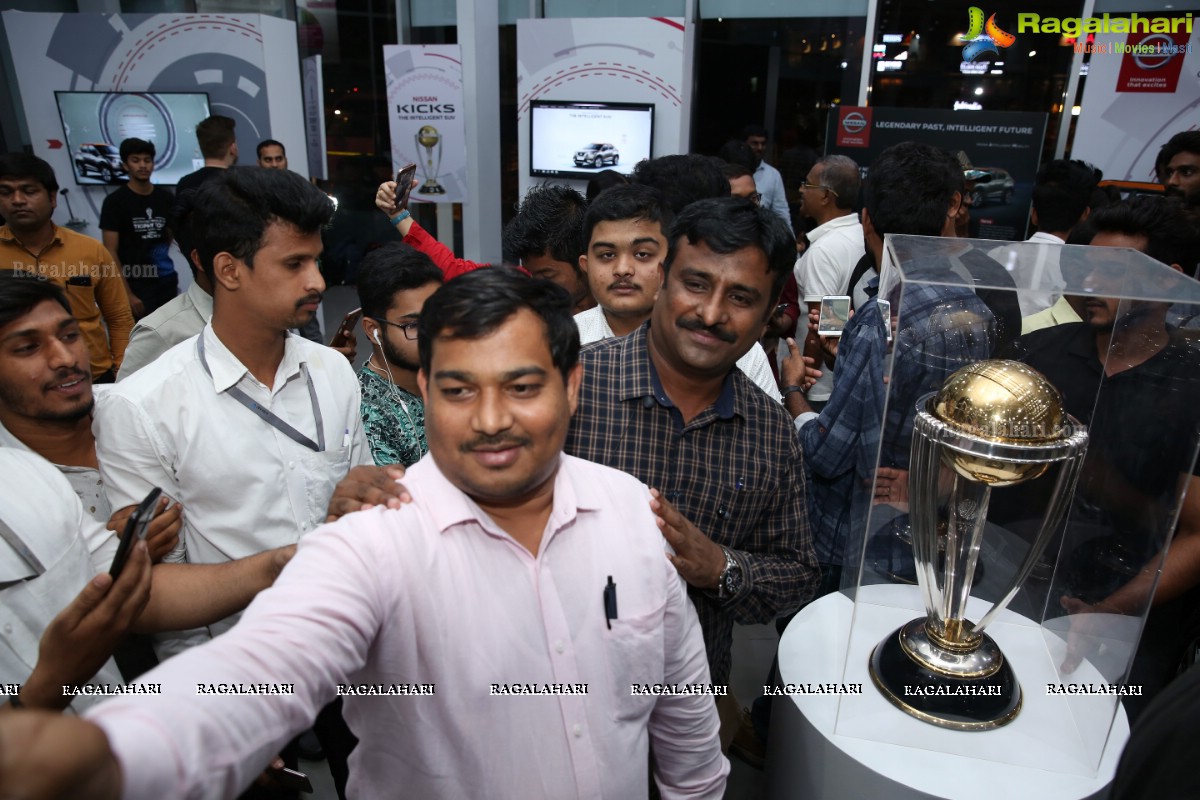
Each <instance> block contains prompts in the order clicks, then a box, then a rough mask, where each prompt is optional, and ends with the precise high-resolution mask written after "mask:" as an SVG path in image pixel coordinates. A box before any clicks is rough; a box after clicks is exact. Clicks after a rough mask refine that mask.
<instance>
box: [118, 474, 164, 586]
mask: <svg viewBox="0 0 1200 800" xmlns="http://www.w3.org/2000/svg"><path fill="white" fill-rule="evenodd" d="M161 496H162V489H160V488H158V487H157V486H155V487H154V488H153V489H151V490H150V494H148V495H146V499H145V500H143V501H142V502H141V503H140V504H139V505H138V507H137V508H135V509H134V510H133V513H132V514H130V515H129V519H128V520H126V522H125V533H124V535H123V536H122V537H121V543H120V544H118V545H117V554H116V555H115V556H113V562H112V568H111V569H109V571H108V574H109V575H112V576H113V579H114V580H115V579H116V578H117V576H119V575H120V574H121V570H123V569H124V568H125V562H126V561H128V560H129V554H130V553H132V552H133V544H134V542H137V541H139V540H142V539H145V538H146V528H148V527H149V526H150V520H152V519H154V512H155V511H156V510H157V508H158V498H159V497H161Z"/></svg>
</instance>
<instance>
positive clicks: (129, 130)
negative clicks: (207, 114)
mask: <svg viewBox="0 0 1200 800" xmlns="http://www.w3.org/2000/svg"><path fill="white" fill-rule="evenodd" d="M99 117H100V130H101V132H102V133H103V134H104V141H106V142H121V141H124V140H125V139H129V138H138V139H144V140H146V141H148V142H155V143H156V147H155V149H156V150H157V153H156V154H155V158H154V168H155V169H159V168H161V167H163V166H165V165H167V164H170V163H171V162H172V161H173V160H174V159H175V149H176V148H177V147H178V146H179V143H178V141H177V140H176V138H175V124H174V122H173V121H172V119H171V111H170V109H168V108H167V107H166V105H164V104H163V103H162V101H161V100H159V98H157V97H154V96H152V95H145V94H126V95H117V94H110V95H106V96H105V97H104V99H103V100H102V101H101V102H100V108H99Z"/></svg>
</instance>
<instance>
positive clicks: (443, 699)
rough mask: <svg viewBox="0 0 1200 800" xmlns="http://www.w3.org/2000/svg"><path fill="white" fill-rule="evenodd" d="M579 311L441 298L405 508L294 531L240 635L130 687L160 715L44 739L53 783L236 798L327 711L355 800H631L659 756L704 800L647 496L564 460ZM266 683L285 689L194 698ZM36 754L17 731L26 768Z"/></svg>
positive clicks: (703, 704)
mask: <svg viewBox="0 0 1200 800" xmlns="http://www.w3.org/2000/svg"><path fill="white" fill-rule="evenodd" d="M218 303H219V301H218ZM570 307H571V303H570V299H569V297H568V296H567V294H566V292H564V291H562V290H561V289H559V288H556V287H553V286H552V285H550V284H549V283H548V282H545V281H531V280H529V279H528V278H523V277H520V276H518V275H516V274H514V273H512V272H511V271H506V270H498V269H490V270H478V271H474V272H471V273H469V274H467V275H464V276H462V277H460V278H457V279H455V280H454V281H450V282H448V283H447V284H446V285H445V286H443V287H442V288H441V289H439V290H438V292H437V293H435V294H434V295H433V297H432V298H430V300H429V301H428V302H427V303H426V305H425V307H424V309H423V310H422V314H421V319H420V332H421V336H420V348H421V372H420V383H421V391H422V394H423V395H424V397H425V402H426V407H427V411H428V417H427V430H428V440H429V449H430V452H429V455H427V456H426V457H425V458H424V459H422V460H421V461H420V462H419V463H418V464H416V465H415V466H414V467H413V468H412V469H411V470H409V472H408V474H407V475H406V477H405V479H406V482H407V484H408V486H409V487H410V488H411V490H412V494H413V498H414V500H413V502H412V503H411V504H409V505H406V506H405V507H404V508H402V509H399V510H385V509H374V510H371V511H367V512H363V513H355V514H350V515H348V516H346V517H343V518H342V519H341V520H339V521H338V522H337V523H335V524H333V525H330V526H327V527H325V528H323V529H321V530H320V531H318V532H316V533H315V534H313V535H312V536H309V537H306V538H305V540H304V541H303V542H301V544H300V552H299V554H298V557H297V558H296V559H295V560H294V561H293V562H292V564H291V565H290V566H289V568H288V569H287V570H285V574H284V575H282V576H281V579H280V581H279V582H278V583H277V585H276V586H275V587H274V588H273V589H272V590H271V591H270V592H268V593H265V594H264V595H263V596H262V598H261V599H260V602H257V603H255V604H254V606H253V608H252V609H250V610H249V611H248V612H247V613H246V615H245V616H244V617H243V619H242V621H241V623H240V624H239V625H238V627H237V628H235V629H234V630H233V631H231V632H230V633H229V634H227V635H226V636H223V637H221V638H219V639H216V640H214V641H212V642H210V643H208V644H206V645H204V646H202V647H198V648H195V649H193V650H191V651H189V652H188V653H185V654H184V655H181V656H179V657H178V658H176V659H174V660H172V661H171V662H168V663H167V664H164V665H163V666H161V667H160V668H159V669H158V670H156V671H155V672H154V673H151V674H150V675H148V676H146V680H148V681H154V682H157V683H161V685H162V689H163V695H164V696H165V698H164V697H159V698H149V700H151V702H136V701H135V702H128V701H129V700H130V698H119V699H117V700H115V701H112V702H109V703H106V704H105V705H104V707H103V709H102V712H101V713H99V714H97V715H95V716H93V717H92V720H94V721H95V723H96V724H98V725H99V726H100V727H101V728H102V729H103V731H104V733H105V734H106V735H107V742H106V741H105V740H104V739H103V738H102V737H95V736H94V729H92V728H91V727H90V726H89V725H88V724H87V723H82V722H77V721H72V722H70V723H67V724H65V725H64V724H62V723H61V721H56V720H50V721H48V722H49V724H50V725H51V728H57V729H58V730H57V731H54V732H53V733H54V735H53V736H51V737H49V738H53V739H54V745H53V746H54V747H56V748H57V749H59V750H61V751H62V760H61V761H59V762H57V763H56V768H57V770H58V774H59V775H62V776H64V778H66V777H69V776H70V775H86V777H85V778H84V780H85V781H87V780H93V781H95V779H96V778H98V777H99V778H101V779H102V780H100V781H99V782H93V783H90V784H88V785H87V790H88V792H89V797H94V798H106V797H116V796H117V795H118V792H119V791H123V792H124V795H125V796H127V797H218V796H229V795H231V794H234V793H236V791H237V790H238V789H239V788H240V787H242V786H244V785H245V784H246V783H247V782H249V780H250V779H251V778H252V777H253V775H254V773H255V772H256V771H257V770H258V769H259V768H260V767H261V765H262V764H263V763H265V761H266V760H267V759H268V758H269V757H270V755H271V753H272V752H273V751H274V749H275V748H276V747H277V745H278V742H279V741H280V740H281V739H283V738H286V737H287V736H288V735H290V733H292V732H294V731H296V730H298V729H300V728H301V727H303V726H304V725H305V724H306V721H307V720H308V719H310V718H311V716H312V715H313V714H314V713H315V711H316V709H317V708H318V707H320V705H322V704H323V703H324V702H326V701H328V700H329V699H330V698H331V697H333V696H334V695H335V694H339V693H341V694H345V695H347V700H346V716H347V718H348V719H349V721H350V722H351V725H352V727H353V728H354V730H355V732H356V733H357V734H358V736H359V737H360V741H359V744H358V747H357V748H356V750H355V751H354V754H353V756H352V760H353V762H354V770H353V772H352V775H351V783H350V786H349V788H348V795H349V796H350V797H412V798H422V800H423V798H434V797H504V798H509V797H512V798H526V797H530V798H533V797H547V798H558V797H589V798H613V800H626V798H639V797H640V798H645V797H646V796H647V789H648V787H647V774H646V769H645V764H646V763H647V757H648V755H649V750H650V746H651V744H652V745H653V748H654V756H655V757H654V778H655V780H656V782H657V785H658V788H659V791H660V793H661V796H662V797H663V798H666V800H674V799H676V798H714V800H715V798H720V797H721V796H722V795H723V792H724V789H725V780H726V776H727V774H728V770H729V765H728V762H727V761H726V760H725V759H724V758H723V757H722V756H721V754H720V751H719V745H718V740H717V716H716V708H715V705H714V703H713V701H712V697H711V696H705V694H704V692H705V690H706V689H712V688H715V687H711V686H709V685H708V681H709V674H708V668H707V665H706V663H705V655H704V646H703V642H702V640H701V637H700V629H699V624H698V621H697V618H696V612H695V610H694V609H693V608H692V606H691V603H689V602H688V599H687V595H686V593H685V589H684V585H683V581H682V580H681V579H680V577H679V576H678V575H677V574H676V572H675V569H674V568H673V567H672V566H671V563H670V562H669V561H668V560H667V558H666V555H667V550H666V546H665V543H664V541H663V536H662V534H661V533H660V532H659V531H658V529H657V526H656V524H655V518H654V515H653V513H652V512H651V507H650V493H649V491H648V490H647V488H646V487H645V486H644V485H642V484H640V483H638V482H637V481H636V480H635V479H633V478H631V477H629V476H628V475H626V474H624V473H621V472H619V471H617V470H613V469H609V468H607V467H603V466H600V465H597V464H592V463H589V462H586V461H581V460H579V459H575V458H571V457H570V456H565V455H563V453H562V447H563V443H564V441H565V439H566V435H567V429H568V426H569V424H570V420H571V414H572V412H573V410H574V409H575V407H576V403H577V398H578V393H579V385H580V379H581V374H582V372H581V368H580V366H579V364H578V356H579V339H578V333H577V331H576V329H575V327H574V325H573V324H572V321H571V317H570ZM448 631H450V632H452V635H447V632H448ZM306 678H309V679H306ZM262 681H272V682H274V681H282V682H288V683H291V682H293V681H294V687H293V692H291V693H280V694H253V695H241V696H228V695H217V696H212V697H209V696H198V693H197V684H198V683H199V684H210V683H222V684H229V685H237V684H239V683H247V682H252V683H255V684H257V683H261V682H262ZM647 685H648V686H649V688H650V689H651V692H650V693H642V692H641V691H639V690H640V689H642V688H643V687H645V686H647ZM656 686H665V687H670V688H669V689H667V690H664V691H658V692H655V691H653V690H654V688H655V687H656ZM635 687H637V688H635ZM402 695H403V696H402ZM164 699H166V700H167V701H168V702H163V700H164ZM39 722H40V723H41V724H43V725H45V724H47V721H45V720H42V721H39ZM72 723H75V724H72ZM45 732H47V733H49V732H50V730H49V729H46V731H45ZM46 738H47V737H45V736H42V737H37V736H33V735H31V736H27V737H25V743H26V744H25V746H26V748H27V750H28V752H26V753H25V758H23V759H22V762H21V763H23V764H29V763H37V758H36V757H37V756H38V755H39V754H38V753H37V746H38V745H37V743H38V742H39V741H40V742H45V741H46ZM84 764H87V766H88V768H87V769H85V770H83V771H82V772H80V771H76V770H78V769H79V767H80V766H81V765H84ZM44 777H45V776H36V777H35V779H37V778H40V779H44ZM21 778H22V776H20V775H15V776H11V777H10V780H12V781H20V780H21ZM14 785H18V786H19V785H21V784H20V783H15V784H14ZM81 786H82V784H76V785H75V787H74V788H75V789H76V790H78V789H80V788H81ZM64 788H65V787H63V786H60V787H57V790H58V791H62V790H63V789H64Z"/></svg>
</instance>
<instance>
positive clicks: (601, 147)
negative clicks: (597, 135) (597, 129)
mask: <svg viewBox="0 0 1200 800" xmlns="http://www.w3.org/2000/svg"><path fill="white" fill-rule="evenodd" d="M620 160H621V154H620V152H619V151H618V150H617V148H616V147H614V146H613V145H611V144H606V143H603V142H593V143H592V144H589V145H587V146H586V147H584V148H583V149H582V150H577V151H575V166H577V167H603V166H609V167H615V166H616V165H617V163H618V162H619V161H620Z"/></svg>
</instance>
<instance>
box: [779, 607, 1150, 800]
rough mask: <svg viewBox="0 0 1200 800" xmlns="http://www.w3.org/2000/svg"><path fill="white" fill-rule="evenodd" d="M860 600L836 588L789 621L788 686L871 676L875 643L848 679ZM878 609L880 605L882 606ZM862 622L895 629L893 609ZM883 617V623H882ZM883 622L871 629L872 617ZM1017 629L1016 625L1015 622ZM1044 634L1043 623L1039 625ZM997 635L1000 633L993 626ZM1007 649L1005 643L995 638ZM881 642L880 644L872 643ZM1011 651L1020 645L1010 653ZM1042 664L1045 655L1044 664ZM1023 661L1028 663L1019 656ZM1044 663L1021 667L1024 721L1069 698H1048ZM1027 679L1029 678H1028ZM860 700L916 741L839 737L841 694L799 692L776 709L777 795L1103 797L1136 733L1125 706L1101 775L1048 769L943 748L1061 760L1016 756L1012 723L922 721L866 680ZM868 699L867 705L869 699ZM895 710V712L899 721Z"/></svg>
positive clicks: (784, 669) (1008, 799)
mask: <svg viewBox="0 0 1200 800" xmlns="http://www.w3.org/2000/svg"><path fill="white" fill-rule="evenodd" d="M860 591H867V592H870V591H876V592H888V593H908V592H913V593H915V592H916V591H917V588H916V587H915V586H913V587H899V586H878V587H876V586H871V587H862V588H860ZM897 605H899V606H900V608H898V609H896V611H897V614H898V616H899V618H900V622H904V621H906V620H907V619H908V618H911V617H912V616H915V615H913V614H911V613H910V612H909V611H907V610H905V608H904V607H905V606H907V605H908V603H900V604H897ZM853 610H854V604H853V603H852V602H851V601H850V600H849V598H847V597H846V596H845V595H844V594H841V593H840V592H839V593H834V594H831V595H827V596H826V597H822V598H821V599H819V600H817V601H815V602H813V603H811V604H809V605H808V606H807V607H805V608H804V609H802V610H801V611H800V613H799V614H797V615H796V618H795V619H793V620H792V622H791V624H789V625H788V628H787V630H786V631H785V632H784V634H783V637H782V639H780V642H779V675H780V683H782V684H784V685H786V684H788V683H794V684H805V683H814V684H815V683H841V682H842V681H843V680H846V681H848V682H849V681H855V682H857V681H858V680H859V677H858V675H859V673H860V672H861V674H863V675H865V673H866V663H867V658H868V656H869V653H870V646H867V647H864V648H862V649H863V652H861V653H858V652H857V651H856V652H855V653H854V654H853V655H852V656H851V658H853V659H857V660H859V661H861V670H860V669H859V665H858V664H852V665H850V669H848V670H847V675H846V676H845V678H844V679H843V675H842V661H843V658H844V657H845V653H846V648H847V644H848V637H849V635H850V629H851V616H852V613H853ZM875 610H877V609H875ZM860 617H863V618H860V619H859V620H858V624H857V626H856V628H857V632H856V637H858V636H864V637H865V638H869V640H870V641H871V642H872V643H877V642H879V641H880V640H882V639H883V638H884V637H885V636H887V635H888V634H889V633H891V632H892V630H894V628H895V627H896V625H894V624H893V620H891V619H887V618H886V615H881V614H876V613H872V614H866V615H860ZM875 617H878V619H877V620H876V619H874V618H875ZM868 618H869V619H870V624H872V625H875V626H877V628H878V629H877V630H868V629H867V626H866V625H864V620H865V619H868ZM1012 627H1016V626H1012ZM1034 630H1036V628H1035V629H1034ZM989 632H993V631H992V629H990V628H989ZM994 635H995V638H996V639H997V642H998V643H999V644H1000V646H1001V649H1002V650H1005V649H1006V642H1005V641H1004V639H1003V638H1001V636H1000V635H998V634H994ZM872 646H873V645H872ZM1006 652H1011V650H1006ZM1035 661H1036V660H1035ZM1014 664H1015V665H1016V664H1020V662H1018V661H1016V660H1015V659H1014ZM1033 667H1036V664H1030V663H1025V664H1020V666H1018V667H1017V670H1018V678H1019V679H1020V680H1022V686H1023V688H1024V707H1023V710H1022V712H1021V716H1018V718H1017V720H1016V721H1014V722H1013V723H1012V725H1017V724H1018V722H1020V721H1021V717H1022V716H1023V717H1026V720H1027V721H1026V724H1027V725H1028V724H1030V721H1031V720H1033V721H1036V719H1037V718H1038V716H1039V714H1044V713H1046V711H1047V710H1048V709H1047V704H1051V706H1050V708H1051V709H1052V708H1053V705H1052V704H1054V703H1056V702H1061V701H1059V700H1058V699H1057V698H1053V697H1048V696H1047V695H1046V694H1045V686H1044V683H1045V682H1047V681H1042V682H1041V683H1040V684H1039V683H1038V681H1039V680H1040V679H1041V678H1042V676H1039V675H1038V674H1037V670H1036V669H1034V668H1033ZM1085 667H1086V670H1087V671H1086V672H1085V671H1084V668H1081V669H1080V670H1079V671H1078V672H1077V674H1078V677H1077V678H1076V676H1072V678H1074V679H1077V680H1079V681H1080V682H1092V681H1095V682H1102V679H1101V678H1100V676H1099V673H1096V672H1095V671H1094V670H1092V669H1091V667H1090V665H1087V664H1086V662H1085ZM1022 676H1024V677H1022ZM858 700H860V701H863V702H865V703H870V704H873V703H877V704H878V709H877V710H876V709H872V712H871V713H872V714H874V713H878V714H879V715H880V716H879V719H880V720H881V721H883V723H884V724H889V725H891V724H895V725H898V726H904V725H909V723H911V725H910V726H909V736H910V740H911V741H912V746H908V747H906V746H903V745H900V744H895V743H890V742H883V741H875V740H873V739H866V738H860V737H857V736H848V735H845V734H839V733H834V727H835V723H836V721H837V713H838V696H837V695H836V694H796V695H791V696H786V697H777V698H775V701H774V703H773V704H772V711H771V736H770V745H769V751H768V754H767V765H766V770H767V778H768V787H769V789H768V795H767V796H768V797H770V798H780V800H783V798H787V800H796V799H797V798H803V799H804V800H808V799H809V798H812V799H813V800H858V799H859V798H864V799H866V798H871V799H872V800H873V799H874V798H888V800H908V798H914V799H915V798H920V799H921V800H925V799H926V798H938V799H940V800H958V799H959V798H962V800H1012V798H1019V800H1081V798H1102V797H1104V796H1105V787H1106V786H1107V785H1108V783H1109V782H1110V781H1111V780H1112V776H1113V773H1114V772H1115V770H1116V765H1117V761H1118V759H1119V758H1120V754H1121V751H1122V749H1123V748H1124V746H1125V741H1126V740H1127V739H1128V738H1129V723H1128V721H1127V719H1126V717H1125V711H1124V709H1121V708H1118V710H1117V715H1116V720H1115V721H1114V722H1113V725H1112V732H1111V734H1110V735H1109V737H1108V742H1107V746H1106V747H1105V750H1104V754H1103V756H1102V758H1101V760H1100V768H1099V770H1098V772H1097V774H1096V775H1095V776H1094V777H1088V776H1084V775H1080V774H1071V773H1069V772H1061V771H1053V770H1050V769H1039V768H1035V767H1030V766H1022V765H1017V764H1013V763H1005V762H1002V761H998V760H995V759H994V758H993V759H990V760H989V759H986V758H972V757H969V756H965V755H955V754H952V753H948V752H946V749H947V748H945V747H939V745H938V741H939V738H940V737H946V736H952V737H961V738H959V739H958V741H959V742H962V743H964V747H963V748H960V749H968V750H969V749H972V748H974V749H978V750H979V751H980V752H982V749H983V748H986V747H1005V748H1009V749H1008V750H1006V752H1005V759H1006V761H1007V762H1012V761H1018V762H1021V761H1037V760H1038V759H1044V758H1046V757H1047V753H1048V754H1049V755H1050V756H1053V750H1052V749H1050V748H1046V749H1043V750H1041V751H1040V752H1032V750H1033V749H1035V748H1030V749H1031V752H1029V753H1013V752H1012V750H1011V748H1012V747H1014V741H1017V742H1018V744H1017V745H1016V746H1020V744H1019V740H1016V737H1009V738H1008V739H1006V740H1005V741H1001V740H1000V739H998V738H996V737H997V735H998V734H1002V733H1003V731H1004V729H1003V728H1002V729H999V730H998V731H989V732H959V731H948V730H945V729H942V728H938V727H935V726H932V725H928V724H925V723H922V722H920V721H918V720H915V719H912V718H911V717H908V716H907V715H906V714H904V713H903V712H901V711H900V710H898V709H896V708H895V707H894V706H892V705H891V704H890V703H889V702H888V701H887V700H886V699H885V698H884V697H883V695H882V694H880V693H879V691H878V690H877V689H876V688H875V686H874V685H873V684H871V682H870V679H869V678H868V679H866V681H865V684H864V685H863V696H862V697H861V698H858ZM860 705H861V703H860ZM890 715H895V716H894V717H892V716H890Z"/></svg>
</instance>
